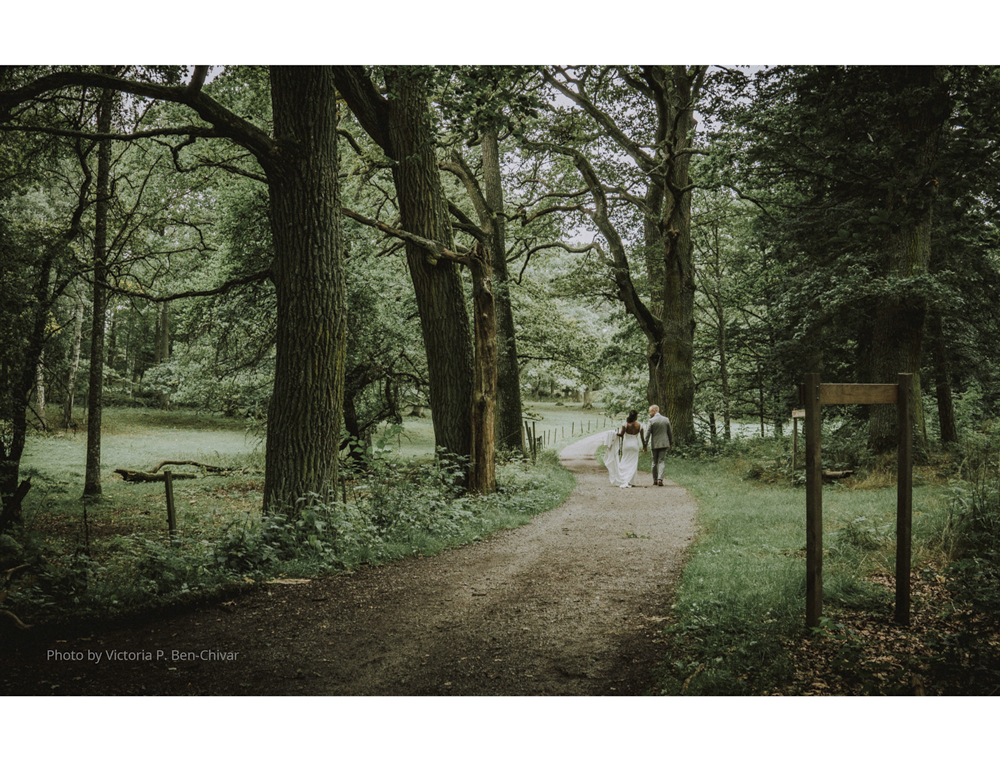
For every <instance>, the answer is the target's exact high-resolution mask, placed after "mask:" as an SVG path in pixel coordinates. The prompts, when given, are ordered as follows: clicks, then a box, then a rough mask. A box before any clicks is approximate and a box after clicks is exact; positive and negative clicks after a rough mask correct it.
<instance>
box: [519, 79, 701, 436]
mask: <svg viewBox="0 0 1000 761" xmlns="http://www.w3.org/2000/svg"><path fill="white" fill-rule="evenodd" d="M706 70H707V67H705V66H693V67H690V68H688V67H685V66H671V67H665V66H643V67H639V68H638V69H633V68H615V67H596V66H595V67H590V66H582V67H577V68H555V69H552V70H550V71H548V72H546V74H545V81H546V82H547V83H548V84H549V85H551V87H553V88H554V89H555V90H556V91H557V92H558V93H559V94H560V95H562V96H563V97H564V98H566V99H568V100H569V101H571V102H572V103H573V104H574V106H575V109H572V110H571V109H565V108H560V109H557V116H558V117H559V118H558V119H557V120H556V122H555V124H554V125H553V127H552V129H551V130H550V131H549V134H548V135H547V136H542V135H539V136H537V137H535V138H534V139H533V140H532V144H533V145H535V146H536V147H538V148H541V149H544V150H548V151H551V152H554V153H558V154H562V155H564V156H566V157H568V158H569V159H570V160H571V161H572V163H573V165H574V166H575V167H576V169H577V171H578V172H579V175H580V177H581V179H582V181H583V187H584V188H585V189H586V191H587V192H588V193H589V195H590V197H591V201H592V205H591V206H589V207H587V208H585V209H583V211H584V213H585V214H586V215H587V216H588V217H589V218H590V220H591V221H592V222H593V224H594V225H595V226H596V227H597V230H598V231H599V232H600V234H601V236H602V237H603V238H604V240H605V242H606V244H607V247H608V259H607V264H608V266H609V267H610V268H611V271H612V273H613V275H614V279H615V283H616V286H617V293H618V298H619V299H620V300H621V302H622V304H623V305H624V307H625V310H626V311H627V312H628V314H629V315H631V316H632V318H633V319H634V320H635V321H636V323H637V325H638V326H639V328H640V329H641V330H642V332H643V334H644V335H645V336H646V339H647V342H648V343H647V367H648V373H649V384H648V388H647V400H648V402H649V403H650V404H658V405H660V407H661V408H662V409H664V411H665V412H666V413H667V415H668V416H669V417H670V419H671V421H672V422H673V427H674V434H675V437H676V439H677V440H678V441H679V442H687V441H691V440H692V439H693V437H694V377H693V362H694V356H693V341H694V289H695V280H694V270H693V266H692V257H691V193H692V192H693V190H694V187H693V185H692V184H691V181H690V161H691V156H692V155H693V153H694V152H695V151H696V150H697V149H696V148H695V146H694V143H693V135H694V127H695V118H694V113H695V108H696V106H697V103H698V99H699V97H700V95H701V89H702V84H703V81H704V77H705V72H706ZM582 125H586V126H582ZM595 138H596V139H597V142H596V143H595ZM595 145H596V150H595ZM602 152H606V153H607V156H602ZM631 225H635V226H636V228H637V229H640V230H642V236H641V238H640V239H638V240H635V239H634V238H633V239H631V240H630V236H629V235H628V234H627V230H628V229H629V227H630V226H631ZM623 230H625V231H626V232H625V233H623ZM630 248H632V249H634V250H637V251H638V252H639V254H640V258H641V261H642V265H641V266H642V275H644V276H645V277H646V278H647V279H648V284H649V296H648V297H646V298H644V297H643V294H642V293H640V291H639V289H638V288H637V287H636V283H635V274H634V273H633V265H632V263H631V262H630V257H629V252H630ZM647 302H648V303H647Z"/></svg>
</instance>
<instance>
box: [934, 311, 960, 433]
mask: <svg viewBox="0 0 1000 761" xmlns="http://www.w3.org/2000/svg"><path fill="white" fill-rule="evenodd" d="M941 322H942V321H941V315H940V314H939V313H938V312H933V313H932V314H931V315H930V320H929V325H928V332H929V335H930V339H931V355H932V357H933V360H934V391H935V395H936V397H937V408H938V422H939V424H940V427H941V443H942V444H955V443H958V426H957V425H956V423H955V404H954V399H953V398H952V393H951V367H950V363H949V361H948V350H947V344H946V343H945V339H944V328H943V326H942V324H941Z"/></svg>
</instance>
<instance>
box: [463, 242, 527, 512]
mask: <svg viewBox="0 0 1000 761" xmlns="http://www.w3.org/2000/svg"><path fill="white" fill-rule="evenodd" d="M471 269H472V281H473V282H472V308H473V311H474V316H475V335H476V356H475V368H476V370H475V379H474V383H473V404H472V467H471V469H470V472H469V489H470V490H471V491H474V492H476V493H478V494H492V493H493V492H495V491H496V488H497V479H496V440H495V438H494V429H495V426H496V398H497V332H496V313H495V309H496V307H495V301H494V298H493V273H492V268H491V267H490V262H489V253H488V252H487V251H486V250H484V249H483V247H482V246H479V245H477V246H476V248H475V250H474V251H473V252H472V257H471ZM518 427H520V423H519V424H518Z"/></svg>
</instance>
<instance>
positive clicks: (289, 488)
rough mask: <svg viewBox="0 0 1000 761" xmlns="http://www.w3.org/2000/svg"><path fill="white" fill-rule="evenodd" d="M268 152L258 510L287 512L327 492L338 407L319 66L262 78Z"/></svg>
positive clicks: (333, 198) (331, 92)
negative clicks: (270, 247) (268, 298)
mask: <svg viewBox="0 0 1000 761" xmlns="http://www.w3.org/2000/svg"><path fill="white" fill-rule="evenodd" d="M271 101H272V108H273V112H274V137H275V141H276V143H277V147H276V149H275V151H274V154H273V155H272V156H270V157H268V158H266V159H265V161H264V164H265V171H266V172H267V176H268V181H269V182H268V187H269V193H270V200H271V229H272V233H273V239H274V262H273V265H272V270H271V272H272V279H273V281H274V286H275V292H276V295H277V310H278V314H277V333H276V338H277V355H276V358H275V373H274V390H273V393H272V395H271V402H270V407H269V409H268V418H267V442H266V462H265V470H264V509H265V511H267V512H277V511H282V510H285V511H289V512H292V513H294V512H295V511H296V509H297V500H298V499H299V498H300V497H303V496H306V495H309V494H311V493H315V494H320V495H325V494H326V493H327V492H328V490H330V489H332V488H333V487H335V486H336V480H337V458H338V449H339V444H340V429H341V418H342V416H343V403H344V363H345V358H346V357H345V350H346V330H347V319H346V302H345V293H346V282H345V275H344V261H343V249H342V245H341V212H340V188H339V183H338V178H337V170H338V157H337V102H336V91H335V88H334V83H333V76H332V70H331V69H330V67H324V66H295V67H288V66H276V67H273V68H272V69H271Z"/></svg>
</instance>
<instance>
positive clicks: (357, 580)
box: [0, 435, 695, 695]
mask: <svg viewBox="0 0 1000 761" xmlns="http://www.w3.org/2000/svg"><path fill="white" fill-rule="evenodd" d="M600 438H601V437H600V436H599V435H598V436H591V437H590V438H587V439H584V440H583V441H580V442H578V443H576V444H573V445H570V446H569V447H567V448H566V449H564V450H563V451H562V453H561V455H560V457H561V459H562V461H563V463H564V464H565V466H566V467H567V468H569V469H570V470H571V471H573V472H574V473H575V474H576V478H577V488H576V489H575V490H574V491H573V493H572V495H571V496H570V498H569V499H568V500H567V501H566V502H565V503H564V504H563V505H562V506H560V507H559V508H557V509H555V510H552V511H550V512H548V513H545V514H543V515H540V516H538V517H536V518H535V519H534V520H533V521H532V523H531V524H529V525H527V526H523V527H521V528H518V529H515V530H512V531H505V532H502V533H501V534H499V535H497V536H494V537H492V538H491V539H489V540H487V541H484V542H481V543H478V544H475V545H470V546H467V547H462V548H458V549H454V550H450V551H447V552H445V553H443V554H441V555H439V556H437V557H433V558H411V559H407V560H403V561H400V562H397V563H393V564H392V565H389V566H383V567H364V568H360V569H358V570H357V571H355V572H354V573H353V574H351V575H345V576H337V577H333V578H328V579H320V580H313V581H310V582H308V583H305V584H298V585H296V584H288V585H284V584H272V585H267V589H266V590H262V591H260V592H255V593H252V594H247V595H245V596H243V597H240V598H237V599H236V600H233V601H231V602H228V603H222V604H219V605H214V606H210V607H208V608H204V609H200V610H196V611H192V612H188V613H184V614H181V615H178V616H174V617H171V618H169V619H161V620H156V621H151V622H147V623H144V624H141V625H138V624H137V625H133V626H130V627H126V628H118V629H113V630H107V631H95V632H89V633H86V634H85V635H84V636H77V637H75V638H68V639H66V640H63V641H49V642H35V643H34V644H33V645H32V646H31V647H29V648H27V649H22V650H21V651H20V652H18V653H16V654H13V655H12V654H10V653H3V654H0V687H2V688H3V689H2V691H3V692H4V693H6V694H45V695H52V694H59V695H130V694H131V695H141V694H154V695H302V694H306V695H641V694H644V693H645V692H647V691H648V690H650V689H651V688H652V686H653V685H652V674H651V671H652V669H654V668H655V667H656V665H657V664H658V663H659V662H660V661H661V660H662V658H663V655H664V652H663V650H664V648H663V645H662V643H660V642H659V638H658V634H659V631H660V630H661V629H662V627H663V625H664V624H663V622H664V617H665V616H666V614H667V612H668V610H669V606H670V601H671V598H672V595H673V592H674V589H675V586H676V583H677V580H678V578H679V573H680V570H681V567H682V564H683V560H684V554H685V549H686V548H687V546H688V545H689V544H690V542H691V540H692V538H693V536H694V532H695V522H694V517H695V504H694V501H693V500H692V498H691V497H690V496H689V495H688V493H687V492H686V491H685V490H684V489H683V488H681V487H679V486H678V485H677V484H675V483H673V482H671V481H668V480H665V481H664V483H665V484H666V485H665V486H664V487H655V486H653V485H652V484H651V480H652V479H651V477H650V476H649V474H648V473H645V474H641V475H640V479H641V480H640V483H641V485H640V486H639V487H636V488H632V489H620V488H616V487H613V486H611V485H610V484H609V483H608V478H607V472H606V471H605V469H604V468H603V466H602V465H601V464H600V463H598V462H597V461H596V460H595V459H594V456H593V453H594V451H595V449H596V448H597V445H598V443H599V441H600ZM668 471H669V460H668Z"/></svg>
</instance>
